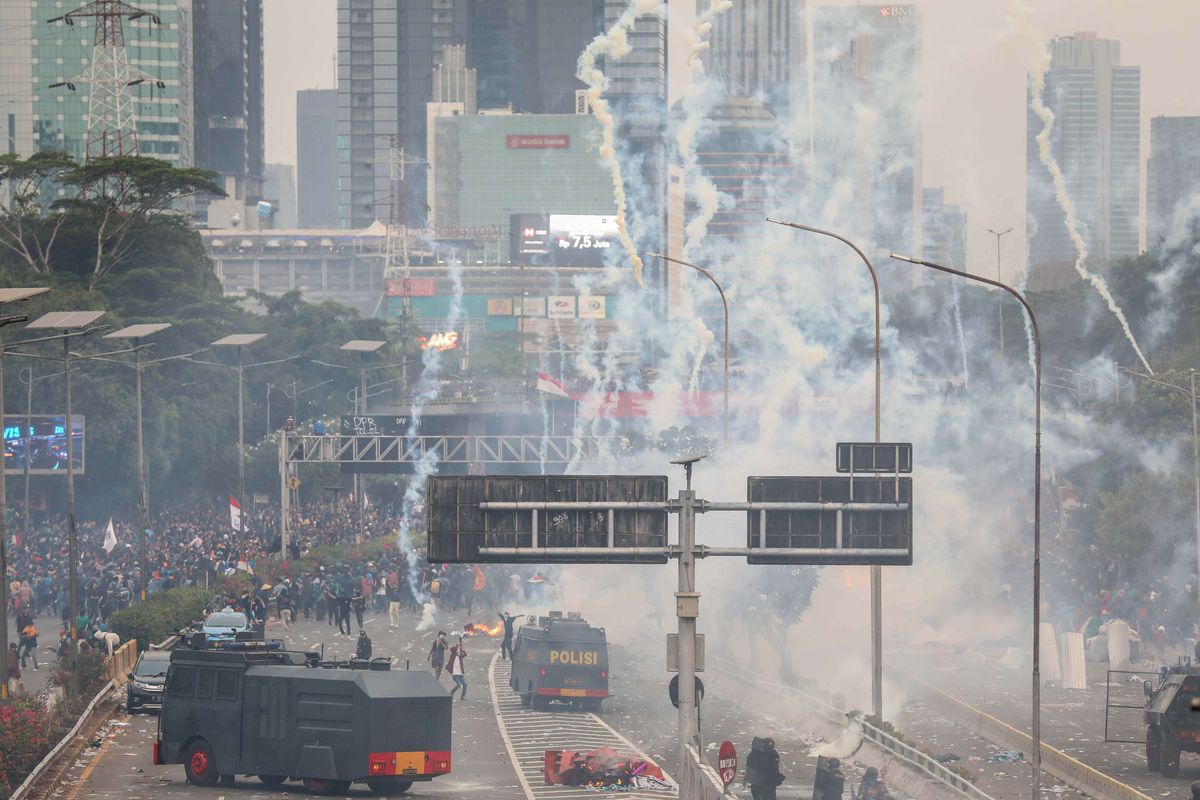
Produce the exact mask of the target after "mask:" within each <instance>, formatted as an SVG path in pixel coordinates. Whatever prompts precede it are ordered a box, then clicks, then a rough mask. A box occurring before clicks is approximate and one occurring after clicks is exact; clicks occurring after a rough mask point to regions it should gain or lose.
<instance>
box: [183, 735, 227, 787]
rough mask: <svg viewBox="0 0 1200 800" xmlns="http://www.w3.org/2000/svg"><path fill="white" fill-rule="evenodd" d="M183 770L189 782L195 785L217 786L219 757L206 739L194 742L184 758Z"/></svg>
mask: <svg viewBox="0 0 1200 800" xmlns="http://www.w3.org/2000/svg"><path fill="white" fill-rule="evenodd" d="M183 771H184V773H185V774H186V775H187V779H188V783H190V784H192V785H193V786H215V785H216V784H217V778H219V777H221V776H220V775H219V774H218V773H217V757H216V754H214V753H213V751H212V747H211V746H210V745H209V743H208V742H207V741H205V740H204V739H200V740H198V741H196V742H195V743H193V744H192V746H191V747H189V748H188V750H187V755H186V756H184V759H183Z"/></svg>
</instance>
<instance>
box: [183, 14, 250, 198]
mask: <svg viewBox="0 0 1200 800" xmlns="http://www.w3.org/2000/svg"><path fill="white" fill-rule="evenodd" d="M191 4H192V15H191V28H192V29H191V34H192V49H191V50H192V54H191V61H192V92H193V96H194V104H195V148H196V156H195V163H196V165H197V166H199V167H204V168H205V169H211V170H215V171H216V172H218V173H219V174H220V179H219V180H221V181H222V182H223V183H224V184H225V190H226V192H228V193H229V195H230V196H231V197H233V198H236V199H238V200H253V199H254V198H256V197H258V196H260V195H261V194H262V187H263V177H264V169H265V158H266V155H265V154H266V151H265V141H264V122H263V118H264V110H263V21H262V20H263V18H262V0H191Z"/></svg>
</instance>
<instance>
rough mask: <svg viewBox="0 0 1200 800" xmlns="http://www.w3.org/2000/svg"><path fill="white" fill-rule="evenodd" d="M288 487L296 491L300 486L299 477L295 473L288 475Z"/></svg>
mask: <svg viewBox="0 0 1200 800" xmlns="http://www.w3.org/2000/svg"><path fill="white" fill-rule="evenodd" d="M288 488H289V489H291V490H292V491H293V492H294V491H296V490H297V489H299V488H300V479H299V478H297V477H296V476H295V475H291V476H289V477H288Z"/></svg>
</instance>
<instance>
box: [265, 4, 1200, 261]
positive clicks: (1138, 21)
mask: <svg viewBox="0 0 1200 800" xmlns="http://www.w3.org/2000/svg"><path fill="white" fill-rule="evenodd" d="M847 4H853V3H848V2H842V3H838V2H834V3H820V4H814V5H847ZM912 4H913V5H915V6H917V7H918V8H919V9H920V10H921V13H922V23H923V28H924V30H923V39H924V41H923V56H922V57H923V62H924V63H923V71H922V74H923V78H922V83H921V89H922V93H923V100H922V105H921V116H922V120H923V125H922V128H923V142H924V146H923V152H924V154H925V157H924V159H923V171H924V176H923V183H924V185H926V186H941V187H944V188H945V192H946V201H947V202H948V203H952V204H955V205H959V206H962V207H963V208H964V210H966V211H967V213H968V215H969V219H970V224H971V227H970V229H969V231H968V266H969V267H970V268H971V269H972V270H973V271H981V270H988V271H990V270H992V269H994V266H995V245H994V242H993V241H992V240H991V237H990V235H989V234H987V231H986V229H987V228H988V227H997V226H999V227H1000V228H1006V227H1009V226H1012V227H1014V228H1016V231H1017V233H1016V234H1015V235H1018V236H1019V235H1022V234H1023V232H1024V228H1025V218H1024V198H1025V181H1024V174H1025V170H1024V164H1025V148H1024V140H1025V98H1026V75H1027V73H1028V72H1029V70H1030V69H1032V67H1033V66H1034V65H1035V63H1036V62H1037V60H1038V58H1039V56H1040V55H1041V53H1042V52H1044V49H1045V48H1046V47H1047V46H1048V44H1049V41H1050V39H1051V38H1053V37H1054V36H1057V35H1065V34H1071V33H1074V32H1076V31H1085V30H1095V31H1096V32H1097V33H1098V35H1099V36H1101V37H1105V38H1114V39H1119V40H1120V41H1121V43H1122V60H1123V62H1124V63H1127V64H1137V65H1139V66H1141V68H1142V115H1141V116H1142V118H1141V130H1142V133H1141V139H1142V142H1143V143H1144V144H1145V143H1148V142H1149V141H1150V139H1149V121H1150V119H1151V118H1152V117H1154V116H1161V115H1167V116H1187V115H1197V114H1200V97H1197V96H1196V94H1195V92H1191V91H1183V90H1181V89H1182V87H1180V86H1179V84H1178V81H1177V80H1176V79H1174V76H1175V75H1180V74H1186V73H1188V72H1189V71H1192V70H1195V69H1197V68H1200V53H1196V52H1195V51H1194V49H1193V48H1191V45H1190V43H1189V39H1190V35H1191V34H1190V32H1191V31H1194V30H1196V29H1197V28H1200V5H1197V4H1194V3H1190V2H1187V0H1164V2H1163V3H1162V4H1161V9H1160V10H1161V13H1156V14H1145V13H1144V12H1140V11H1139V9H1137V8H1136V7H1134V6H1132V5H1131V4H1129V3H1123V2H1118V0H1102V1H1101V2H1095V3H1090V4H1088V6H1087V7H1080V4H1078V3H1073V2H1069V0H1053V1H1051V2H1039V3H1038V4H1037V6H1036V8H1034V9H1033V10H1032V11H1030V12H1029V17H1028V19H1029V22H1030V24H1031V26H1032V29H1033V30H1035V31H1036V32H1037V34H1038V38H1037V39H1036V40H1034V38H1033V36H1032V35H1031V34H1028V33H1026V32H1025V31H1024V30H1022V28H1021V26H1019V25H1017V24H1016V23H1014V22H1013V21H1012V20H1011V19H1010V18H1009V17H1007V16H1006V13H1005V9H1006V3H1004V2H1000V0H994V1H992V0H989V2H987V3H971V4H964V3H961V2H955V0H915V2H914V3H912ZM264 5H265V14H266V24H265V36H266V50H267V54H268V57H267V75H266V81H267V132H266V136H267V160H268V161H270V162H272V163H294V162H295V155H294V153H295V121H294V120H295V92H296V91H297V90H299V89H309V88H333V86H334V64H333V60H332V58H333V57H334V56H335V55H336V28H335V19H336V14H335V10H334V6H335V3H334V2H333V0H264ZM1008 5H1011V4H1008ZM694 11H695V0H682V1H680V0H671V4H670V20H671V23H672V24H671V27H670V33H669V35H670V40H671V47H670V67H671V74H670V79H669V92H670V96H671V98H672V99H675V98H678V96H679V94H680V92H681V91H682V90H683V88H684V87H685V86H686V81H685V80H684V79H685V75H684V73H685V72H686V56H685V50H684V48H683V47H682V45H681V44H680V40H681V37H682V36H683V33H684V32H685V31H686V29H687V28H688V27H690V25H691V21H692V19H693V17H694ZM964 64H967V65H970V67H969V68H964ZM981 97H994V98H996V102H994V103H991V104H989V103H981V102H979V98H981ZM963 108H970V109H971V113H970V114H963V113H962V109H963ZM1148 155H1149V153H1148V150H1147V147H1145V146H1143V148H1142V154H1141V166H1140V170H1141V176H1140V179H1139V185H1140V186H1141V187H1142V189H1141V191H1142V193H1143V195H1144V191H1145V190H1144V186H1145V160H1146V158H1147V156H1148ZM1142 206H1143V208H1145V201H1144V197H1143V202H1142ZM1003 261H1004V267H1005V273H1006V275H1012V276H1015V274H1016V273H1015V269H1016V268H1017V265H1018V264H1019V263H1022V262H1023V253H1018V252H1017V248H1016V247H1015V246H1012V245H1007V246H1006V247H1005V250H1004V258H1003Z"/></svg>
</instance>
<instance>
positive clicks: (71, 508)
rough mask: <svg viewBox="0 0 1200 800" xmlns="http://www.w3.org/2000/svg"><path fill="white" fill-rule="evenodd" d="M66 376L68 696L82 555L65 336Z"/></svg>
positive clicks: (75, 658)
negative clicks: (77, 531) (77, 530)
mask: <svg viewBox="0 0 1200 800" xmlns="http://www.w3.org/2000/svg"><path fill="white" fill-rule="evenodd" d="M63 380H64V381H65V382H66V388H67V419H66V428H67V561H68V567H67V572H68V577H67V580H68V582H69V584H70V596H71V619H70V622H69V625H68V627H69V630H70V631H71V636H70V641H71V675H70V690H69V696H70V697H71V698H76V697H78V696H79V645H78V644H77V642H76V640H77V639H78V638H79V630H78V629H77V627H76V624H75V621H76V620H77V619H78V618H79V598H78V595H77V593H76V586H75V583H76V579H77V577H76V572H77V571H78V568H79V555H78V553H77V550H78V547H77V543H76V541H75V447H74V444H75V443H74V441H73V440H72V439H73V437H72V434H73V433H74V432H75V431H74V427H73V426H72V425H71V421H72V420H71V350H70V340H69V339H66V338H64V339H63Z"/></svg>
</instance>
